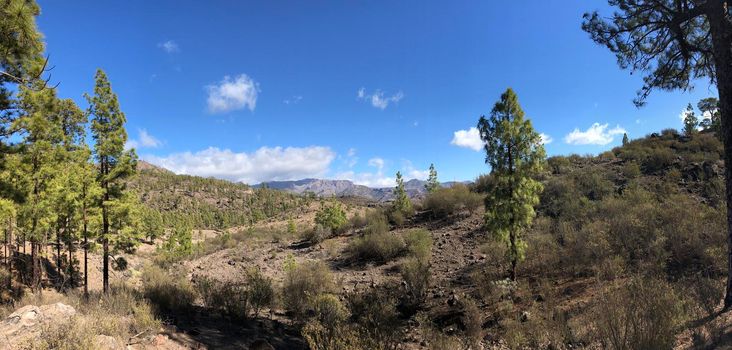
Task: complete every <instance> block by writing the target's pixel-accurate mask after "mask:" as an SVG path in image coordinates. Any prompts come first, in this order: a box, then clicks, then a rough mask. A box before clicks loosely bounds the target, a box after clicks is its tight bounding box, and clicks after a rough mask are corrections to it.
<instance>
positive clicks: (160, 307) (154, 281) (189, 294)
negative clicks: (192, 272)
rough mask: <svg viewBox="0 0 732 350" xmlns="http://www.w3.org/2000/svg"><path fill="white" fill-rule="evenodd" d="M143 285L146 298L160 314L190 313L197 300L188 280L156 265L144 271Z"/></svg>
mask: <svg viewBox="0 0 732 350" xmlns="http://www.w3.org/2000/svg"><path fill="white" fill-rule="evenodd" d="M142 284H143V291H144V294H145V297H146V298H148V299H149V300H150V301H151V302H152V304H153V305H154V306H155V308H156V311H157V312H159V313H166V314H167V313H171V314H176V313H186V312H189V311H190V309H191V306H192V305H193V301H194V300H195V291H194V289H193V286H191V284H190V283H189V282H188V280H187V279H186V278H184V277H183V276H176V275H175V274H172V273H170V272H169V271H165V270H163V269H162V268H160V267H158V266H155V265H150V266H147V267H146V268H145V269H144V270H143V273H142Z"/></svg>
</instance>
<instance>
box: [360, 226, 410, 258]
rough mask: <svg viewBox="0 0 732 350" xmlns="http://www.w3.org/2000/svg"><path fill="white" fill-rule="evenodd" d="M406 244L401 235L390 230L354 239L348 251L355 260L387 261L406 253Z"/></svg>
mask: <svg viewBox="0 0 732 350" xmlns="http://www.w3.org/2000/svg"><path fill="white" fill-rule="evenodd" d="M405 248H406V246H405V244H404V239H402V237H401V236H399V235H395V234H392V233H389V232H379V233H372V234H365V235H363V236H361V237H357V238H355V239H353V240H352V241H351V242H350V243H349V244H348V246H347V247H346V253H347V254H348V255H349V259H350V260H351V261H353V262H366V261H374V262H381V263H383V262H387V261H389V260H392V259H394V258H396V257H398V256H399V255H401V254H402V253H404V250H405Z"/></svg>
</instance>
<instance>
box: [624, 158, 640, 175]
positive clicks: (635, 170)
mask: <svg viewBox="0 0 732 350" xmlns="http://www.w3.org/2000/svg"><path fill="white" fill-rule="evenodd" d="M622 172H623V176H625V178H626V179H629V180H632V179H635V178H637V177H639V176H640V175H641V169H640V166H639V165H638V163H636V162H634V161H629V162H626V163H625V164H624V165H623V170H622Z"/></svg>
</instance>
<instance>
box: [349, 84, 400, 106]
mask: <svg viewBox="0 0 732 350" xmlns="http://www.w3.org/2000/svg"><path fill="white" fill-rule="evenodd" d="M356 96H358V99H359V100H366V101H370V102H371V105H372V106H374V107H376V108H378V109H381V110H384V109H386V107H389V104H391V103H397V102H399V101H401V100H402V99H403V98H404V93H403V92H401V91H399V92H397V93H396V94H394V95H391V96H387V95H385V94H384V92H383V91H381V90H376V91H374V93H373V94H367V93H366V89H365V88H360V89H358V92H357V93H356Z"/></svg>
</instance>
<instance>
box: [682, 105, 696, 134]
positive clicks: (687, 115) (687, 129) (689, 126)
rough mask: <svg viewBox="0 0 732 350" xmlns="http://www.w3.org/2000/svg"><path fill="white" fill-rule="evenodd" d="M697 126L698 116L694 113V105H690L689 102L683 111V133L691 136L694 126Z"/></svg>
mask: <svg viewBox="0 0 732 350" xmlns="http://www.w3.org/2000/svg"><path fill="white" fill-rule="evenodd" d="M698 127H699V118H697V117H696V114H695V113H694V107H692V106H691V103H689V105H688V106H686V110H685V111H684V135H686V136H692V135H694V134H696V132H697V129H696V128H698Z"/></svg>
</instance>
